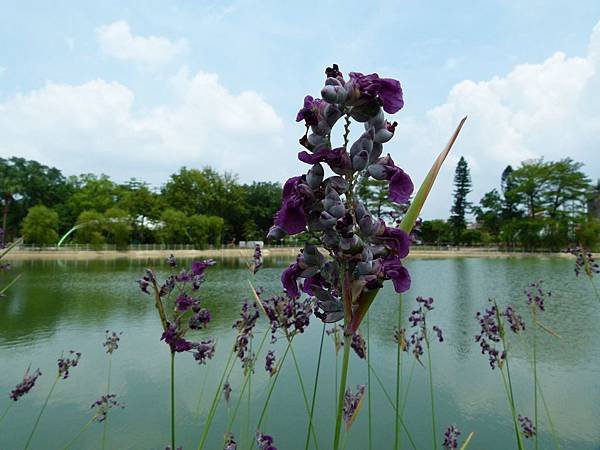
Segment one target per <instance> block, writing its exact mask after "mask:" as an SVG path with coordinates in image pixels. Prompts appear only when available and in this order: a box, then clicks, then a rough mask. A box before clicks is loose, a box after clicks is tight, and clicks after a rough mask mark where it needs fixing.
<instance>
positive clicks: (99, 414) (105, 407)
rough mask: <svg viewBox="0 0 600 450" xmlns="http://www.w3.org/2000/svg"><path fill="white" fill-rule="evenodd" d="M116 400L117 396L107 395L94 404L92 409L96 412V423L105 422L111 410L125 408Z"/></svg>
mask: <svg viewBox="0 0 600 450" xmlns="http://www.w3.org/2000/svg"><path fill="white" fill-rule="evenodd" d="M116 398H117V396H116V395H115V394H106V395H103V396H102V397H100V398H99V399H98V400H96V401H95V402H94V403H92V406H91V408H92V409H95V410H96V414H95V415H94V420H95V421H96V422H104V421H105V420H106V416H107V415H108V411H109V410H110V409H111V408H125V406H124V405H122V404H121V403H119V402H118V401H117V399H116Z"/></svg>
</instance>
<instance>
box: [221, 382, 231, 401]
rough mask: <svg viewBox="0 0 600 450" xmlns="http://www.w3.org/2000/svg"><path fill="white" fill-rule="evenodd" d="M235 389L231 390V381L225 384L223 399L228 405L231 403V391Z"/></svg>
mask: <svg viewBox="0 0 600 450" xmlns="http://www.w3.org/2000/svg"><path fill="white" fill-rule="evenodd" d="M232 390H233V389H231V384H229V381H226V382H225V384H224V385H223V398H224V399H225V401H226V402H227V403H229V400H230V399H231V391H232Z"/></svg>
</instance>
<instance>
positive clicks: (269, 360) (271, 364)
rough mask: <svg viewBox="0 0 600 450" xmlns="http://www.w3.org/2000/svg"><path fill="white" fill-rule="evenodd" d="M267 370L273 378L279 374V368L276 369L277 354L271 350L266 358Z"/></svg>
mask: <svg viewBox="0 0 600 450" xmlns="http://www.w3.org/2000/svg"><path fill="white" fill-rule="evenodd" d="M265 370H266V371H267V373H268V374H269V376H271V377H272V376H273V375H275V372H277V367H275V353H273V350H269V351H268V352H267V356H265Z"/></svg>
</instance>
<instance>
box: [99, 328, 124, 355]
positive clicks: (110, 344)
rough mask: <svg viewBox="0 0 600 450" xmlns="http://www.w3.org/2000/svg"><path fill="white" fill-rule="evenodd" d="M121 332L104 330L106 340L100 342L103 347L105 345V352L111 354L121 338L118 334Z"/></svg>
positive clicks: (117, 346)
mask: <svg viewBox="0 0 600 450" xmlns="http://www.w3.org/2000/svg"><path fill="white" fill-rule="evenodd" d="M122 334H123V332H122V331H121V332H120V333H115V332H114V331H113V332H112V333H111V332H109V331H108V330H106V340H105V341H104V343H103V344H102V346H103V347H106V353H110V354H111V355H112V354H113V352H114V351H115V350H116V349H118V348H119V341H120V340H121V338H120V337H119V336H121V335H122Z"/></svg>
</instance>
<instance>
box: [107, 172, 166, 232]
mask: <svg viewBox="0 0 600 450" xmlns="http://www.w3.org/2000/svg"><path fill="white" fill-rule="evenodd" d="M119 191H120V195H121V198H120V200H119V203H118V204H117V207H118V208H120V209H123V210H125V211H127V212H128V213H129V216H130V218H131V227H132V240H133V242H135V243H146V242H149V241H151V240H152V239H153V232H152V229H151V225H152V224H153V223H154V222H157V221H158V220H159V219H160V215H161V212H162V202H161V198H160V195H159V194H157V193H156V192H152V191H151V190H150V187H149V186H148V184H147V183H144V182H143V181H138V180H136V179H135V178H132V179H131V180H129V181H128V182H127V183H125V184H122V185H120V186H119Z"/></svg>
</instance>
